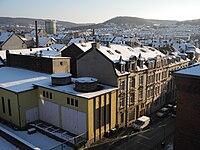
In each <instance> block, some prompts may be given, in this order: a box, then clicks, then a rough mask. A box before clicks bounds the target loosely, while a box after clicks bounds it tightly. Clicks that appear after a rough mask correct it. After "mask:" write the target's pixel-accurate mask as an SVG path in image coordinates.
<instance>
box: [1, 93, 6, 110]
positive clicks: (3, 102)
mask: <svg viewBox="0 0 200 150" xmlns="http://www.w3.org/2000/svg"><path fill="white" fill-rule="evenodd" d="M1 100H2V101H1V102H2V110H3V113H4V114H5V113H6V109H5V101H4V97H1Z"/></svg>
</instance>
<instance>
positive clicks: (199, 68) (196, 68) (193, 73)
mask: <svg viewBox="0 0 200 150" xmlns="http://www.w3.org/2000/svg"><path fill="white" fill-rule="evenodd" d="M173 74H174V75H175V76H188V77H191V78H200V63H198V64H194V65H191V66H189V67H188V68H185V69H182V70H179V71H176V72H174V73H173Z"/></svg>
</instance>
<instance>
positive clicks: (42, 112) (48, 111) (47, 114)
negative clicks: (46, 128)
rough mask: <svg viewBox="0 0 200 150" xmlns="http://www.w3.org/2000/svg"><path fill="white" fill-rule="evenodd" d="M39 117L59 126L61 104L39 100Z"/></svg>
mask: <svg viewBox="0 0 200 150" xmlns="http://www.w3.org/2000/svg"><path fill="white" fill-rule="evenodd" d="M39 117H40V120H43V121H45V122H47V123H50V124H53V125H55V126H57V127H59V106H58V105H57V104H54V103H52V102H49V101H45V100H39Z"/></svg>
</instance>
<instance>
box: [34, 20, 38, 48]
mask: <svg viewBox="0 0 200 150" xmlns="http://www.w3.org/2000/svg"><path fill="white" fill-rule="evenodd" d="M35 36H36V47H37V48H38V47H39V42H38V22H37V20H35Z"/></svg>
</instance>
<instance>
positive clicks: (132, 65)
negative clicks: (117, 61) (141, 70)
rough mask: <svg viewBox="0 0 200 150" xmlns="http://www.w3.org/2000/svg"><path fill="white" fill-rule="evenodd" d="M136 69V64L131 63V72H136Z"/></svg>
mask: <svg viewBox="0 0 200 150" xmlns="http://www.w3.org/2000/svg"><path fill="white" fill-rule="evenodd" d="M135 68H136V67H135V63H131V65H130V70H131V71H135Z"/></svg>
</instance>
